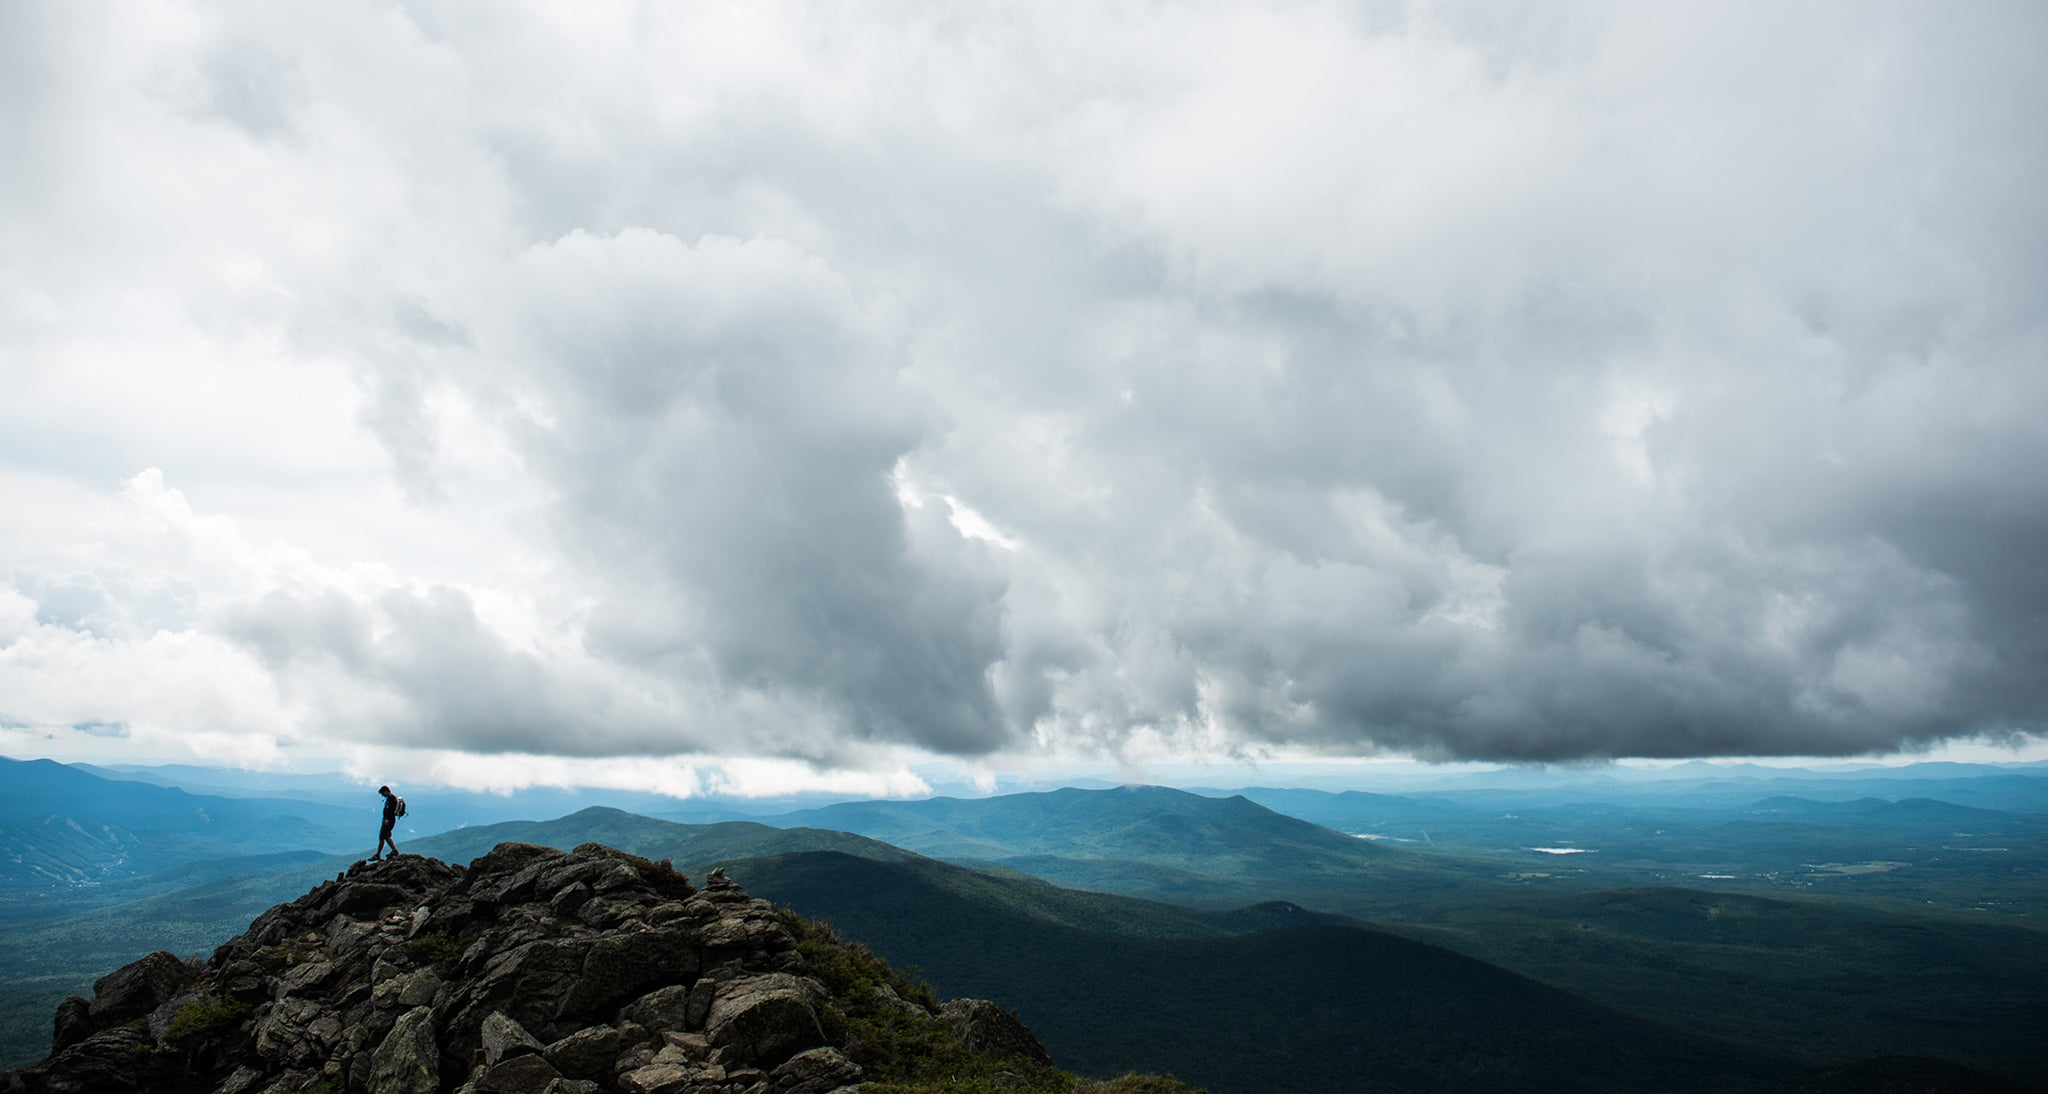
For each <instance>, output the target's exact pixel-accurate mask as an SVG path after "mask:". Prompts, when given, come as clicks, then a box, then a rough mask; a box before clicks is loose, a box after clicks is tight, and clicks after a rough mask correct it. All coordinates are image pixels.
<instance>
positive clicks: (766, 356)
mask: <svg viewBox="0 0 2048 1094" xmlns="http://www.w3.org/2000/svg"><path fill="white" fill-rule="evenodd" d="M514 279H515V284H514V286H513V287H511V288H510V289H508V291H509V292H511V293H513V294H515V295H516V296H517V297H518V298H520V299H522V300H524V301H525V302H527V306H526V307H524V308H522V309H521V311H522V312H524V313H525V314H527V315H528V316H530V317H531V320H530V323H531V326H530V328H529V329H526V330H521V331H518V332H517V333H516V335H515V336H517V337H520V338H522V339H524V342H523V344H524V346H525V349H524V350H523V351H517V352H518V354H519V356H520V358H521V360H520V364H521V366H522V367H523V369H524V371H523V372H522V373H521V374H520V379H521V381H523V386H520V387H516V388H515V389H514V390H513V391H512V392H510V393H508V394H510V395H511V396H513V397H518V396H520V395H522V394H523V395H524V396H525V397H527V398H530V399H531V400H532V402H531V403H530V404H529V405H530V407H531V417H530V418H529V419H528V420H527V421H525V422H524V423H523V424H522V425H520V426H519V427H518V429H517V434H518V436H519V437H520V438H521V439H522V445H523V451H524V452H526V453H527V456H528V458H529V459H530V460H531V462H532V465H533V466H534V467H535V468H536V469H537V470H539V471H540V472H541V473H542V474H544V475H545V476H546V477H547V478H548V479H549V481H550V482H552V483H553V484H555V486H556V487H557V489H558V490H559V492H560V498H561V500H560V503H559V509H558V512H557V515H556V518H555V523H556V527H557V530H558V534H559V535H560V536H561V537H562V539H563V540H564V542H565V543H566V544H567V546H568V549H569V550H570V551H571V553H572V554H573V555H574V556H575V557H577V558H578V559H579V561H580V563H581V564H582V565H584V566H587V567H588V568H589V569H590V571H591V572H592V573H594V574H598V575H601V578H600V587H601V589H602V593H601V595H600V597H599V600H598V602H597V603H596V605H595V607H594V609H593V611H592V615H591V619H590V625H589V632H588V633H589V640H590V642H591V645H592V647H593V649H595V650H596V651H598V652H600V653H601V654H603V655H605V656H608V657H613V658H617V659H619V660H622V661H625V662H629V663H632V664H635V665H639V666H642V667H645V668H647V669H649V670H650V671H654V672H657V673H660V672H674V673H679V674H684V675H691V674H695V673H699V672H702V673H708V674H709V677H710V678H711V679H712V680H715V681H716V685H717V686H719V687H723V688H730V689H733V690H734V691H737V692H741V693H760V694H764V695H767V696H771V697H775V698H777V699H789V700H794V701H796V702H799V703H802V704H806V705H813V706H815V707H817V708H818V709H819V710H820V711H821V712H822V714H823V716H824V717H823V721H825V722H826V724H828V725H830V726H833V727H836V729H837V730H838V731H839V732H842V733H845V734H848V735H851V736H852V737H854V738H857V739H869V740H886V741H903V742H907V743H912V744H916V745H919V746H922V747H925V748H929V749H932V750H935V751H940V752H963V751H985V750H987V749H989V748H992V747H995V746H997V745H999V744H1000V743H1002V741H1003V740H1004V738H1005V736H1006V732H1007V730H1006V728H1005V727H1004V725H1003V724H1002V721H1001V719H1000V717H999V715H998V713H997V712H996V710H995V704H994V699H993V696H992V694H991V692H990V690H989V683H988V670H989V666H990V665H991V664H992V663H993V662H994V661H996V660H998V659H999V658H1000V656H1001V648H1000V635H999V627H1000V622H1001V611H1000V607H999V598H1000V596H1001V591H1002V590H1001V585H1000V582H999V581H997V580H996V579H995V578H994V577H993V575H992V574H989V573H987V572H979V571H977V569H976V567H975V565H974V561H973V558H972V556H971V553H970V552H968V551H967V550H966V549H965V545H964V544H962V543H961V542H960V540H959V537H958V536H957V534H955V533H953V532H952V531H951V529H950V528H946V529H943V530H941V531H940V532H939V534H938V535H936V536H926V537H923V538H924V540H925V545H927V546H934V547H935V549H936V550H937V551H938V552H939V554H938V555H936V556H933V555H930V554H924V553H921V552H920V543H919V542H918V538H917V537H916V536H914V534H913V533H914V531H915V528H914V526H913V524H912V523H911V518H910V517H909V516H908V515H907V514H906V513H905V511H904V507H903V505H902V503H901V502H900V501H899V500H898V498H897V495H896V487H895V484H894V482H893V479H892V475H893V472H894V469H895V467H896V465H897V463H898V461H899V460H901V459H902V458H903V457H904V456H905V455H906V454H908V453H909V452H910V451H911V450H913V449H914V448H916V447H917V445H918V444H919V442H920V440H921V438H922V436H923V433H924V431H925V430H927V429H928V428H930V423H931V420H932V418H933V410H932V408H931V407H929V406H928V405H927V403H926V400H925V399H924V398H923V397H921V396H920V395H919V394H917V393H916V392H915V391H914V390H912V389H910V388H908V387H906V386H905V385H903V384H902V383H901V382H900V381H899V380H898V378H897V371H898V369H899V368H900V367H901V362H900V360H898V359H897V358H896V356H895V352H896V351H895V350H894V349H893V348H892V345H891V342H890V340H889V338H888V334H889V332H888V331H887V330H886V329H885V326H884V321H883V320H881V319H879V318H877V317H875V316H872V315H869V314H867V313H866V312H864V310H863V309H862V306H861V304H860V302H859V301H858V300H856V299H855V298H854V297H853V295H852V293H851V291H850V290H849V288H848V287H847V286H846V285H845V284H844V283H843V282H842V281H841V279H840V278H839V277H838V275H836V274H835V273H834V272H833V271H831V270H830V269H829V268H828V267H826V266H825V265H824V264H823V263H822V262H820V261H819V260H817V259H815V258H813V257H810V256H807V255H804V254H803V253H801V252H800V251H797V250H796V249H794V248H791V247H789V246H787V245H784V244H779V243H772V242H761V241H754V242H743V241H739V240H723V239H706V240H703V241H700V242H699V243H697V244H696V245H695V246H689V245H686V244H684V243H682V242H681V241H679V240H676V239H674V238H672V237H668V236H663V235H659V234H657V233H653V232H648V231H639V230H636V231H629V232H626V233H622V234H620V235H618V236H615V237H609V238H603V237H597V236H590V235H585V234H581V233H578V234H576V235H572V236H570V237H568V238H565V239H563V240H561V241H558V242H557V243H555V244H552V245H550V246H547V247H543V248H538V249H536V250H535V251H533V252H531V253H530V254H529V255H527V256H526V257H525V258H524V259H523V260H522V262H521V263H520V266H519V269H518V270H517V272H516V273H515V275H514ZM948 541H950V542H948Z"/></svg>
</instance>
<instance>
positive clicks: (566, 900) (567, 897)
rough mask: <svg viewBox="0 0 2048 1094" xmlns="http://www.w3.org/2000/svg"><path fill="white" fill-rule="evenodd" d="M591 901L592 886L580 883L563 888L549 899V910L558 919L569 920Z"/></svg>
mask: <svg viewBox="0 0 2048 1094" xmlns="http://www.w3.org/2000/svg"><path fill="white" fill-rule="evenodd" d="M589 899H590V886H588V885H585V884H583V883H582V882H580V881H578V882H574V883H572V884H570V885H566V886H563V887H562V888H561V889H560V890H557V891H556V893H555V895H554V896H553V897H551V898H549V900H548V910H549V911H551V912H553V913H555V915H556V917H557V918H561V919H567V918H569V917H570V916H572V915H575V914H576V909H578V908H581V907H583V903H584V902H585V901H587V900H589Z"/></svg>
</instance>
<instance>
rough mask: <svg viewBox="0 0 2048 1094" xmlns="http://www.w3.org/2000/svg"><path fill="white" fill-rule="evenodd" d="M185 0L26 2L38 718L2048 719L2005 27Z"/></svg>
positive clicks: (1265, 12) (792, 721)
mask: <svg viewBox="0 0 2048 1094" xmlns="http://www.w3.org/2000/svg"><path fill="white" fill-rule="evenodd" d="M160 15H161V17H160V18H154V19H135V20H122V21H120V22H119V23H118V25H116V24H114V23H111V22H109V21H106V20H104V19H103V18H102V17H101V16H99V15H97V14H95V13H94V12H93V11H92V10H90V9H84V8H77V7H72V6H52V7H34V6H30V7H25V8H20V9H17V10H14V11H11V12H10V13H9V14H8V15H7V16H4V17H0V18H7V19H10V20H12V21H13V22H14V25H13V26H11V27H9V28H7V29H8V30H10V31H12V32H14V33H11V34H10V33H0V41H6V42H10V43H13V45H12V46H0V49H11V51H12V52H11V53H10V55H18V57H17V59H23V60H24V63H23V64H20V65H0V71H4V72H5V73H6V75H4V76H0V80H6V81H8V82H9V88H10V93H9V94H7V95H5V96H0V103H5V104H7V105H5V106H0V125H4V126H5V127H6V132H8V133H9V134H10V135H11V136H12V137H13V141H14V146H15V147H17V148H19V149H20V150H21V155H20V157H19V159H20V168H19V169H18V170H16V171H12V172H9V173H8V177H7V178H5V179H0V193H4V194H5V196H6V198H7V201H6V205H5V209H6V212H5V213H0V244H4V245H5V246H4V247H0V254H5V255H6V257H5V258H0V360H4V361H6V362H7V363H6V364H5V365H0V369H5V372H6V375H5V377H4V379H5V380H6V381H7V386H8V389H9V390H10V391H11V392H18V393H19V396H18V397H17V398H15V399H13V400H11V401H10V403H9V404H8V405H7V406H4V407H0V474H4V475H6V476H7V478H6V480H5V481H6V483H7V485H8V488H9V490H10V492H11V493H16V492H19V491H32V494H28V493H22V494H19V496H22V497H32V498H33V500H34V504H33V505H28V506H15V507H12V508H13V511H12V512H10V513H7V514H0V557H6V558H8V559H9V560H10V567H11V571H10V575H9V576H10V580H9V581H8V582H6V583H5V585H4V587H0V588H4V589H5V590H11V591H10V592H6V594H5V596H6V599H0V641H5V642H6V643H7V645H5V646H0V656H5V657H10V658H12V659H13V660H12V661H11V662H8V663H11V664H14V665H16V666H17V667H18V668H20V671H21V672H22V673H23V674H24V675H22V676H20V677H19V680H20V681H21V684H22V687H23V689H24V690H22V691H19V692H18V693H16V697H15V698H13V699H12V700H10V701H11V702H13V703H15V704H16V706H17V707H18V708H19V709H17V710H14V711H6V712H0V714H6V715H7V716H8V717H10V718H12V719H14V722H15V724H34V725H38V726H62V725H67V724H83V723H87V722H96V723H105V724H127V725H135V726H154V725H161V726H163V727H165V729H164V732H167V733H174V732H191V733H207V732H212V733H218V732H228V733H241V734H247V735H249V737H248V739H249V740H251V741H256V742H258V746H257V747H258V750H259V751H260V749H261V747H264V746H262V745H261V742H262V741H266V740H267V741H269V742H271V746H275V747H292V748H296V747H313V746H315V745H320V746H324V747H330V748H334V749H345V748H362V749H373V750H390V749H394V748H401V747H410V748H416V749H421V750H429V751H431V750H436V749H438V750H441V752H440V753H437V754H446V755H485V754H488V755H495V756H501V757H508V758H515V759H507V760H506V761H505V762H507V763H519V762H529V761H530V762H532V763H540V762H541V761H539V760H534V759H531V758H533V757H543V756H553V757H558V758H562V762H564V763H572V761H573V764H572V765H582V766H580V767H577V768H576V769H577V770H579V771H583V772H585V773H586V775H589V776H590V777H597V776H596V775H592V774H590V773H593V772H598V771H600V770H602V771H605V772H610V773H609V774H606V775H604V777H605V778H619V777H625V776H621V775H619V774H618V771H626V770H635V768H633V766H632V765H633V764H634V763H636V762H639V761H638V760H636V759H631V758H650V757H652V758H662V762H664V763H669V764H671V767H668V768H663V769H662V771H663V772H664V773H663V774H660V775H659V778H660V779H662V780H667V782H669V783H672V784H674V785H678V786H682V785H692V786H698V787H702V786H707V785H712V782H715V781H716V779H717V778H719V777H723V776H719V775H717V774H715V771H716V770H722V769H716V768H715V764H714V763H713V762H712V761H713V760H716V759H719V758H723V759H725V760H729V761H731V762H732V763H734V764H738V763H741V762H742V761H744V762H749V763H752V762H759V763H766V764H780V763H793V764H796V765H798V766H800V767H805V768H806V769H807V770H812V771H813V776H814V777H815V778H816V779H827V778H835V777H840V776H839V775H834V774H832V772H835V771H836V772H856V771H863V770H865V771H871V772H878V773H881V774H880V775H877V777H882V776H883V775H887V774H888V773H889V772H896V771H900V769H901V767H902V764H903V762H904V760H903V757H904V755H905V754H906V750H907V752H908V754H911V755H934V754H936V755H942V756H947V757H953V758H955V759H957V760H961V761H962V762H972V763H975V764H980V765H994V766H998V767H1000V766H1001V765H1003V764H1005V763H1015V764H1018V765H1025V766H1029V765H1031V764H1035V763H1039V762H1042V761H1043V758H1044V757H1048V756H1057V757H1069V758H1101V757H1114V758H1123V759H1131V760H1141V761H1146V762H1156V761H1158V760H1159V759H1160V758H1161V757H1173V758H1177V759H1187V758H1195V757H1202V756H1217V757H1227V756H1246V757H1271V756H1310V755H1326V756H1359V755H1374V754H1380V753H1385V752H1396V753H1415V754H1420V755H1424V756H1428V757H1432V758H1458V757H1480V758H1507V759H1533V760H1545V759H1574V758H1585V757H1602V756H1690V755H1754V754H1772V753H1776V754H1802V755H1804V754H1857V753H1864V752H1869V751H1883V750H1887V749H1896V748H1901V747H1915V746H1917V745H1919V744H1921V743H1925V742H1931V741H1938V740H1942V739H1947V738H1956V737H1970V736H1975V735H1980V734H1987V733H1988V734H1993V735H1997V734H2021V735H2028V734H2038V733H2039V732H2040V731H2041V729H2042V728H2043V726H2044V718H2048V685H2044V684H2043V683H2042V682H2041V677H2040V674H2039V672H2038V671H2037V667H2038V665H2039V664H2041V663H2042V660H2043V658H2044V656H2048V627H2044V624H2043V620H2044V618H2048V584H2044V580H2048V579H2044V578H2043V577H2042V570H2041V567H2040V566H2039V564H2038V560H2039V558H2040V557H2042V554H2043V549H2044V547H2048V480H2043V478H2042V477H2041V476H2039V475H2036V474H2030V473H2029V470H2030V469H2031V468H2034V467H2037V466H2041V465H2043V464H2044V462H2048V451H2044V449H2048V439H2044V437H2048V435H2044V433H2043V432H2042V431H2041V430H2040V429H2039V427H2038V422H2037V421H2036V420H2035V419H2036V417H2037V414H2036V412H2035V411H2034V409H2033V408H2036V407H2038V406H2041V405H2044V404H2048V370H2044V369H2042V368H2041V367H2039V365H2040V362H2041V361H2042V360H2043V359H2044V354H2048V321H2044V314H2043V311H2042V307H2041V301H2042V300H2043V299H2044V298H2048V294H2044V292H2043V288H2044V286H2048V212H2044V211H2043V208H2042V206H2041V204H2040V203H2039V202H2038V200H2036V199H2035V198H2034V194H2035V193H2036V192H2038V191H2039V190H2040V189H2041V184H2042V179H2043V177H2044V174H2048V172H2044V170H2043V168H2044V166H2048V164H2044V156H2048V153H2044V152H2043V149H2042V145H2041V142H2039V141H2038V140H2037V139H2035V138H2034V137H2033V135H2032V132H2033V128H2034V127H2035V124H2036V123H2035V119H2034V118H2033V117H2032V115H2031V112H2030V111H2029V109H2028V106H2029V104H2031V103H2033V102H2036V101H2039V100H2040V99H2041V98H2042V97H2043V95H2044V94H2048V87H2044V86H2043V83H2044V80H2048V77H2044V76H2043V74H2042V72H2041V71H2040V68H2039V66H2038V65H2035V64H2033V63H2032V58H2034V57H2035V56H2037V55H2038V54H2039V51H2040V48H2041V47H2042V46H2043V45H2048V42H2044V38H2048V20H2044V19H2043V18H2042V17H2041V16H2039V15H2037V14H2036V13H2034V12H2033V11H2031V10H2029V9H2026V8H2024V7H1993V6H1980V7H1975V8H1971V9H1968V10H1955V9H1953V8H1950V7H1936V6H1933V5H1921V4H1899V5H1888V6H1882V7H1879V8H1859V9H1858V10H1857V13H1856V17H1855V18H1854V19H1853V20H1851V19H1845V18H1843V13H1842V12H1838V11H1834V10H1831V9H1812V10H1797V11H1774V12H1771V13H1770V14H1769V17H1768V18H1767V19H1766V18H1764V17H1762V16H1760V15H1758V14H1757V13H1755V12H1751V11H1746V10H1742V9H1735V8H1728V7H1725V6H1709V5H1699V6H1683V5H1681V6H1676V7H1674V6H1669V5H1665V6H1659V7H1655V8H1650V7H1630V6H1622V7H1615V6H1612V5H1606V4H1597V3H1588V4H1582V5H1578V4H1575V5H1561V6H1556V7H1553V8H1551V9H1548V10H1547V11H1546V13H1545V16H1544V17H1543V18H1541V19H1529V18H1523V17H1518V16H1514V15H1512V14H1511V13H1504V12H1502V11H1501V10H1499V9H1498V8H1497V7H1496V6H1493V5H1472V4H1462V3H1451V4H1441V3H1439V4H1420V3H1418V4H1405V3H1387V4H1370V5H1363V6H1360V5H1334V4H1332V5H1318V4H1310V5H1286V6H1272V5H1260V4H1252V3H1218V4H1208V5H1197V6H1194V7H1187V6H1182V5H1175V6H1172V7H1166V6H1158V5H1149V4H1128V5H1098V4H1072V5H1069V4H1046V5H1035V6H1033V7H1032V8H1031V9H1029V10H1025V11H1017V12H1007V13H993V12H983V13H966V14H963V13H957V12H953V11H950V10H942V9H938V8H931V7H927V6H921V5H915V4H906V5H896V6H879V7H876V6H870V7H866V8H863V9H860V10H859V11H857V12H856V11H847V12H820V11H818V10H816V9H815V8H814V7H812V6H808V5H781V4H758V5H748V6H747V7H745V8H744V9H731V10H728V9H723V8H718V7H716V6H711V5H699V6H692V5H679V6H673V7H665V8H662V9H659V10H657V11H653V12H649V13H645V14H644V17H643V18H634V19H629V18H627V17H625V16H624V15H623V14H621V13H617V12H611V11H607V10H595V9H593V10H589V11H582V12H579V14H578V16H577V17H576V18H574V19H569V20H564V19H562V18H560V17H559V15H557V14H556V13H553V12H551V11H549V10H547V9H545V8H544V7H537V8H526V7H522V6H519V5H489V6H486V7H480V8H465V7H447V8H437V9H434V10H432V11H420V12H405V11H381V12H378V11H368V10H355V9H337V10H334V11H330V12H324V13H322V14H321V15H320V16H319V17H318V18H319V20H320V22H319V25H318V26H317V27H313V28H307V27H304V26H301V25H300V24H299V23H298V22H297V21H296V20H297V18H298V17H294V19H293V20H281V19H279V18H277V17H276V16H275V15H274V14H272V13H270V12H269V11H268V9H267V7H266V6H264V5H251V6H247V7H245V8H241V9H236V8H233V7H229V8H216V7H208V8H204V9H187V8H180V7H177V6H175V5H174V6H172V7H170V8H165V9H162V11H161V13H160ZM24 43H26V44H24ZM365 57H375V58H377V60H378V63H377V64H376V65H374V66H369V65H365V64H363V63H362V60H363V58H365ZM30 60H34V63H28V61H30ZM536 71H545V72H547V73H548V74H549V78H548V79H547V80H535V79H534V78H533V73H535V72H536ZM147 468H161V469H162V470H161V472H157V473H151V472H146V471H144V469H147ZM138 473H141V474H139V475H138ZM122 482H126V483H127V484H128V485H127V486H126V487H125V494H117V493H116V484H119V483H122ZM37 514H40V515H37ZM57 666H65V667H62V668H61V670H60V669H59V668H58V667H57ZM31 669H32V670H33V671H34V672H37V673H41V674H43V675H41V676H38V677H35V678H34V679H31V678H30V676H28V675H26V674H27V673H29V672H30V671H31ZM124 674H126V677H127V678H129V679H131V680H132V681H134V682H133V683H132V684H128V685H123V686H119V687H112V686H109V684H108V682H109V681H112V680H115V679H120V678H123V676H124ZM157 689H162V690H161V692H159V691H158V690H157ZM264 735H268V736H264ZM378 754H379V755H384V754H386V752H379V753H378ZM680 756H686V757H690V759H689V760H688V761H687V762H685V761H677V760H676V759H675V758H676V757H680ZM521 757H524V758H529V759H528V760H518V759H516V758H521ZM613 760H617V762H619V763H621V764H624V765H625V766H624V767H621V768H618V769H613V768H602V767H601V765H602V764H603V763H609V762H612V761H613ZM649 762H653V761H651V760H650V761H649ZM675 763H682V765H683V767H687V768H688V769H689V772H690V774H689V777H688V778H684V777H683V776H682V775H681V774H679V771H680V770H681V769H680V768H674V767H673V765H674V764H675ZM591 765H600V766H591ZM649 770H650V771H651V770H653V769H651V768H650V769H649ZM733 770H737V768H734V769H733ZM775 770H777V771H781V770H782V769H780V768H777V769H775ZM707 773H711V774H707ZM813 776H807V777H813ZM646 777H647V778H649V779H654V778H656V775H653V774H649V775H647V776H646ZM789 777H793V776H787V773H786V772H784V773H782V774H777V775H775V776H774V778H773V779H771V780H770V781H776V780H782V781H785V782H786V781H787V778H789ZM889 777H894V776H889ZM705 779H709V780H711V782H706V781H701V780H705ZM692 780H700V781H696V782H692ZM799 781H801V780H799Z"/></svg>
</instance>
